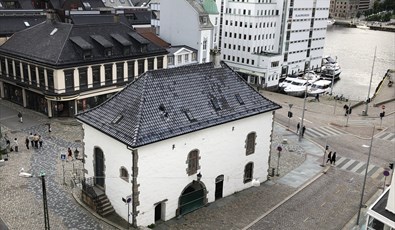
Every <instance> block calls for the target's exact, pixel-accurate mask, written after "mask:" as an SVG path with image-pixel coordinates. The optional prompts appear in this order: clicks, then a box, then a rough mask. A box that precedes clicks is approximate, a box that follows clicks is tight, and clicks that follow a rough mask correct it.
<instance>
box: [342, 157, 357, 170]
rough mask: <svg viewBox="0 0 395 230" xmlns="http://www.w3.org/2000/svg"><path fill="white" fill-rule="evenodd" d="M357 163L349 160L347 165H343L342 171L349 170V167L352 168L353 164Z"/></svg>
mask: <svg viewBox="0 0 395 230" xmlns="http://www.w3.org/2000/svg"><path fill="white" fill-rule="evenodd" d="M354 162H355V161H354V160H351V159H350V160H349V161H348V162H347V163H346V164H345V165H343V166H342V167H341V168H342V169H347V168H348V166H350V165H351V164H353V163H354Z"/></svg>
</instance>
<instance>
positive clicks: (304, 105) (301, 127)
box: [299, 84, 308, 141]
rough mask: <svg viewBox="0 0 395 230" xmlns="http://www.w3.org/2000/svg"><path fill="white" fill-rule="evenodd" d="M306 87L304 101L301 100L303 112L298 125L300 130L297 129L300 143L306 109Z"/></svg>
mask: <svg viewBox="0 0 395 230" xmlns="http://www.w3.org/2000/svg"><path fill="white" fill-rule="evenodd" d="M307 86H308V84H306V89H305V91H304V100H303V111H302V121H301V123H300V129H299V141H302V135H303V127H304V125H303V121H304V110H305V108H306V97H307Z"/></svg>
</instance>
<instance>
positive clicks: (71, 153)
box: [67, 148, 73, 160]
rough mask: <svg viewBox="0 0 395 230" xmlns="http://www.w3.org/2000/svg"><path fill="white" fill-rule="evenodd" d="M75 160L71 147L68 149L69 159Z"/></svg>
mask: <svg viewBox="0 0 395 230" xmlns="http://www.w3.org/2000/svg"><path fill="white" fill-rule="evenodd" d="M70 159H71V160H73V152H72V151H71V149H70V148H68V149H67V160H70Z"/></svg>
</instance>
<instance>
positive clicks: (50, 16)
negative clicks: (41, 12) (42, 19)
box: [47, 9, 55, 22]
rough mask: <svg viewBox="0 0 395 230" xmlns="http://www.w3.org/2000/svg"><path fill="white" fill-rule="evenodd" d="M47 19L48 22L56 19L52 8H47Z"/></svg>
mask: <svg viewBox="0 0 395 230" xmlns="http://www.w3.org/2000/svg"><path fill="white" fill-rule="evenodd" d="M47 21H48V22H53V21H55V11H54V10H52V9H48V10H47Z"/></svg>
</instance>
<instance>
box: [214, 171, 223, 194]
mask: <svg viewBox="0 0 395 230" xmlns="http://www.w3.org/2000/svg"><path fill="white" fill-rule="evenodd" d="M223 188H224V175H219V176H217V178H215V200H218V199H221V198H222V191H223Z"/></svg>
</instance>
